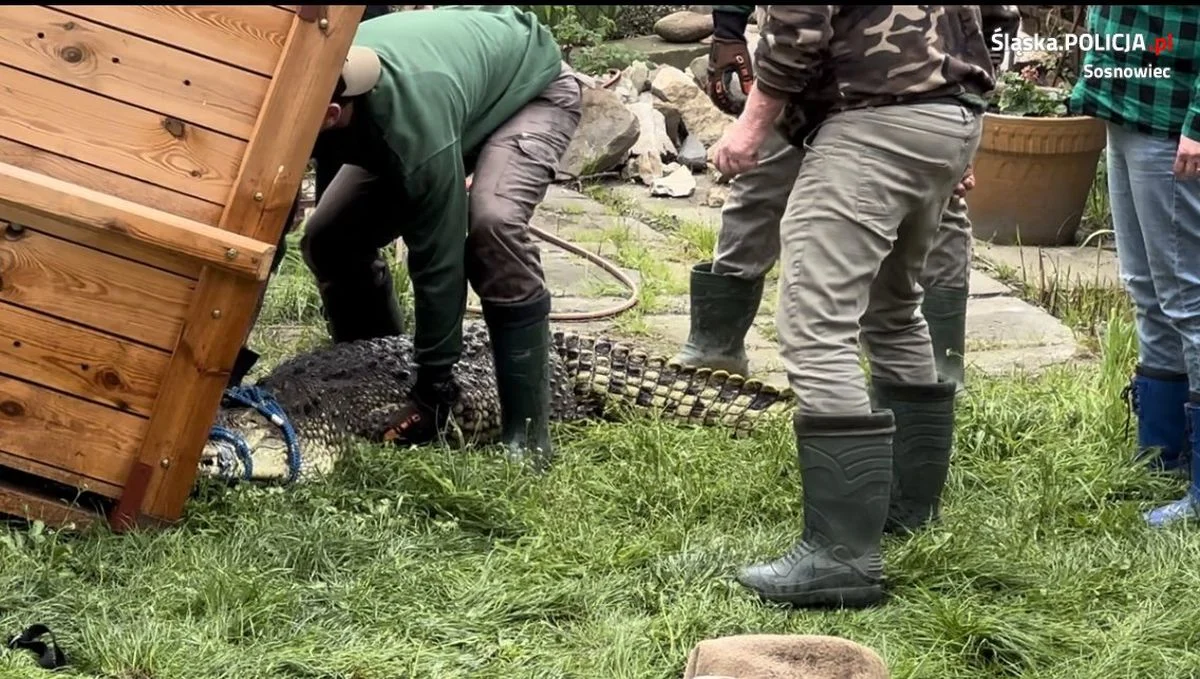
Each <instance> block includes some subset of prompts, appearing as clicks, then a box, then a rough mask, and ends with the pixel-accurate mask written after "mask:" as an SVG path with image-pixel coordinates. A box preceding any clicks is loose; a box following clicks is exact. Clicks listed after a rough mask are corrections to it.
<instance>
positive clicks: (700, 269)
mask: <svg viewBox="0 0 1200 679" xmlns="http://www.w3.org/2000/svg"><path fill="white" fill-rule="evenodd" d="M762 295H763V279H761V278H760V279H757V280H754V281H748V280H745V279H742V278H735V277H733V276H727V275H724V274H715V273H712V262H701V263H700V264H697V265H696V266H694V267H692V276H691V312H690V318H691V327H690V330H689V332H688V338H687V342H686V343H685V344H684V345H683V349H682V350H681V351H680V352H679V353H678V354H676V356H675V358H673V359H672V360H671V362H672V363H677V364H679V365H681V366H683V367H685V368H710V369H712V370H724V371H726V372H729V373H732V374H736V375H742V376H746V375H747V373H748V372H749V371H750V360H749V359H748V358H747V357H746V333H748V332H750V326H751V325H752V324H753V323H754V317H755V316H756V315H757V314H758V305H759V303H760V302H762Z"/></svg>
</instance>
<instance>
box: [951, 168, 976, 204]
mask: <svg viewBox="0 0 1200 679" xmlns="http://www.w3.org/2000/svg"><path fill="white" fill-rule="evenodd" d="M973 188H975V168H974V167H972V166H971V165H968V166H967V171H966V172H964V173H963V176H962V179H961V180H959V182H958V186H956V187H954V195H956V196H958V197H959V198H966V197H967V192H968V191H970V190H971V189H973Z"/></svg>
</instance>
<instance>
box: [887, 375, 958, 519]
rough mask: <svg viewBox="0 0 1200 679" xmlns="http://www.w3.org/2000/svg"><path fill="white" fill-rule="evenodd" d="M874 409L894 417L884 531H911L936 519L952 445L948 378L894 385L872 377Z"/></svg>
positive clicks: (952, 392) (951, 390)
mask: <svg viewBox="0 0 1200 679" xmlns="http://www.w3.org/2000/svg"><path fill="white" fill-rule="evenodd" d="M871 389H872V391H873V392H874V397H875V398H874V401H875V403H876V407H878V408H880V409H885V410H891V411H892V414H893V416H894V417H895V418H896V435H895V440H894V442H893V444H892V501H891V506H890V508H889V510H888V520H887V523H886V524H885V531H886V532H888V533H901V534H903V533H910V532H913V531H916V530H918V529H920V528H922V527H924V526H925V525H926V524H927V523H930V522H933V521H937V519H938V512H939V510H940V508H941V498H942V489H943V488H945V486H946V476H947V474H949V472H950V450H951V448H952V447H953V446H954V395H955V392H956V390H957V389H956V386H955V384H954V383H953V382H939V383H937V384H897V383H895V382H886V381H884V380H872V383H871Z"/></svg>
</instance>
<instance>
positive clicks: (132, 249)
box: [0, 205, 202, 281]
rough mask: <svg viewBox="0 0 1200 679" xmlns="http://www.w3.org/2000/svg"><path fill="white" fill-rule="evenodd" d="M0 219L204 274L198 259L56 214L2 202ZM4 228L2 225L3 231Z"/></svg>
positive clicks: (163, 266)
mask: <svg viewBox="0 0 1200 679" xmlns="http://www.w3.org/2000/svg"><path fill="white" fill-rule="evenodd" d="M0 221H3V222H8V223H10V224H21V225H24V226H29V227H33V228H34V229H37V230H38V231H41V232H43V233H46V234H49V235H51V236H54V237H55V238H61V239H63V240H68V241H71V242H72V243H76V244H78V245H85V246H87V247H89V248H92V249H93V250H100V251H101V252H107V253H109V254H111V255H116V256H117V257H122V258H124V259H131V260H133V261H135V262H139V263H142V264H145V265H146V266H152V267H154V268H156V269H162V270H163V271H168V272H170V273H173V274H177V275H179V276H183V277H184V278H189V279H191V280H193V281H194V280H196V279H197V278H199V277H200V269H201V268H202V265H201V264H200V263H199V262H197V261H196V260H194V259H191V258H189V257H184V256H182V255H179V254H176V253H173V252H168V251H167V250H165V249H162V248H156V247H150V246H146V245H141V244H139V243H138V242H137V241H133V240H130V239H128V238H114V237H113V236H112V234H110V233H108V232H106V231H97V230H95V229H92V228H88V227H84V226H77V225H74V224H70V223H67V222H63V221H60V220H58V219H55V218H52V217H46V216H44V215H39V214H36V213H33V212H29V211H27V210H21V209H19V208H16V207H13V206H12V205H4V206H0ZM3 228H4V227H2V226H0V231H2V230H3Z"/></svg>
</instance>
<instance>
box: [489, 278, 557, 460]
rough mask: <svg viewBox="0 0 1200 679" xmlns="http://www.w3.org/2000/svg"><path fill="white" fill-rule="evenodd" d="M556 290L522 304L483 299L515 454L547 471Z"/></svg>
mask: <svg viewBox="0 0 1200 679" xmlns="http://www.w3.org/2000/svg"><path fill="white" fill-rule="evenodd" d="M549 316H550V295H549V293H547V294H545V295H544V296H543V297H540V298H538V299H536V300H534V301H532V302H528V303H525V304H520V305H499V304H487V303H484V304H483V317H484V321H485V322H486V323H487V326H488V335H489V336H490V337H491V340H492V358H493V360H494V362H495V366H496V387H497V391H498V395H499V397H500V422H501V433H500V437H501V441H502V443H503V444H504V445H505V446H506V447H507V448H508V452H509V455H510V457H512V458H513V459H516V460H522V461H527V462H529V463H531V464H532V466H533V467H534V469H536V470H538V471H544V470H545V469H546V468H547V467H548V466H549V465H550V462H551V460H552V459H553V458H554V449H553V447H552V444H551V442H550V321H549Z"/></svg>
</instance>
